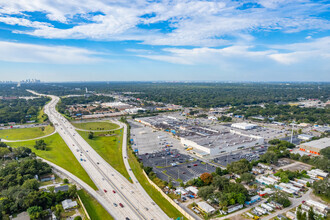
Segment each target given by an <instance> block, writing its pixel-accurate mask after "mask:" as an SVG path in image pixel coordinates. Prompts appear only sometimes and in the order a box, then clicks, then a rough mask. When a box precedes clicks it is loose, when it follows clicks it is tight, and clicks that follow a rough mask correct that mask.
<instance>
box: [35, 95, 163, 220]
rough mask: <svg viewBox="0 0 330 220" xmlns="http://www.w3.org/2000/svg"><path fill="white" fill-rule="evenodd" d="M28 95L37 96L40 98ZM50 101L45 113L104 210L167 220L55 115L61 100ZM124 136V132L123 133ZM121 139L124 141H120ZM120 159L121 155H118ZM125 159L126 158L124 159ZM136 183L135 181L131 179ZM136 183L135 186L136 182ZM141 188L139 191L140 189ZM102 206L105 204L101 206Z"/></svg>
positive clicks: (119, 215) (118, 215) (135, 186)
mask: <svg viewBox="0 0 330 220" xmlns="http://www.w3.org/2000/svg"><path fill="white" fill-rule="evenodd" d="M29 91H30V92H32V93H34V94H36V95H42V94H38V93H35V92H33V91H31V90H29ZM48 97H50V98H52V100H51V101H50V102H49V103H48V104H47V105H46V106H45V110H44V112H45V113H46V114H47V115H48V117H49V120H50V121H51V122H52V123H53V124H54V127H55V129H56V131H57V132H58V133H59V134H60V135H61V137H62V138H63V140H64V141H65V143H66V144H67V145H68V147H69V148H70V150H71V151H72V153H73V154H74V156H75V157H76V158H77V160H79V162H80V163H81V165H82V167H83V168H84V169H85V170H86V172H87V173H88V175H89V176H90V177H91V179H92V180H93V182H94V183H95V185H96V186H97V187H98V188H99V190H100V193H101V195H102V197H103V198H105V200H106V201H107V204H106V206H107V210H111V212H110V214H111V215H112V216H113V217H114V218H115V219H127V218H128V219H132V220H138V219H148V220H151V219H154V220H156V219H157V220H158V219H160V220H161V219H169V217H168V216H167V215H166V214H165V213H164V212H163V211H162V210H161V209H160V208H159V207H158V206H157V205H156V204H155V203H154V202H153V201H152V199H151V198H150V197H149V196H148V195H147V194H146V193H145V191H144V190H142V189H143V188H142V187H141V186H139V184H136V182H135V184H132V183H130V182H129V181H128V180H127V179H126V178H125V177H123V176H122V175H121V174H120V173H119V172H118V171H117V170H115V169H114V168H113V167H112V166H110V165H109V164H108V163H107V162H106V161H105V160H104V159H103V158H102V157H101V156H100V155H99V154H98V153H97V152H96V151H95V150H94V149H93V148H92V147H91V146H90V145H89V144H88V143H87V142H86V141H85V140H84V139H83V138H82V137H81V136H80V135H79V134H78V133H77V132H76V130H75V128H74V126H73V125H72V124H71V123H70V122H69V121H68V120H67V119H66V118H64V117H63V116H62V115H61V114H60V113H58V112H57V111H56V104H57V103H58V102H59V100H60V98H59V97H57V96H53V95H48ZM125 128H126V127H125ZM125 132H126V131H125ZM123 139H124V138H123ZM117 156H119V157H120V156H121V155H117ZM125 156H126V155H125ZM134 180H135V181H137V180H136V179H134ZM137 183H138V182H137ZM141 188H142V189H141ZM102 205H105V204H102Z"/></svg>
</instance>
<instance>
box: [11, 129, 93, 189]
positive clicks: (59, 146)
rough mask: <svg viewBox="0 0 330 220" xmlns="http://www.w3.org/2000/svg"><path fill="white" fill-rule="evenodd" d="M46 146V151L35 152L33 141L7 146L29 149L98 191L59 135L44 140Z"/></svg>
mask: <svg viewBox="0 0 330 220" xmlns="http://www.w3.org/2000/svg"><path fill="white" fill-rule="evenodd" d="M43 140H45V142H46V144H47V150H46V151H43V150H36V149H35V148H34V147H33V146H34V144H35V141H22V142H14V143H10V142H8V143H7V144H8V145H10V146H12V147H19V146H24V147H28V148H31V150H32V151H33V152H35V154H36V155H37V156H39V157H41V158H44V159H46V160H48V161H50V162H52V163H54V164H56V165H58V166H60V167H62V168H64V169H66V170H67V171H69V172H70V173H72V174H74V175H76V176H77V177H78V178H80V179H81V180H83V181H84V182H85V183H87V184H88V185H90V186H91V187H92V188H93V189H95V190H98V189H97V187H96V186H95V184H94V183H93V181H92V180H91V178H90V177H89V176H88V174H87V173H86V171H85V170H84V169H83V168H82V166H81V165H80V163H79V161H78V160H77V159H76V158H75V156H74V155H73V153H72V152H71V150H70V149H69V147H68V146H67V145H66V143H65V142H64V141H63V139H62V138H61V136H60V135H59V134H57V133H56V134H54V135H51V136H49V137H46V138H44V139H43Z"/></svg>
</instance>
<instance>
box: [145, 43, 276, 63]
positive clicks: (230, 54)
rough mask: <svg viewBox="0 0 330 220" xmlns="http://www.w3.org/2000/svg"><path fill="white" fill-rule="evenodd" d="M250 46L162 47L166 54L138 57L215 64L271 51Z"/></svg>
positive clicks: (172, 61)
mask: <svg viewBox="0 0 330 220" xmlns="http://www.w3.org/2000/svg"><path fill="white" fill-rule="evenodd" d="M250 49H253V48H252V47H250V46H229V47H225V48H222V49H214V48H207V47H204V48H194V49H179V48H166V49H164V51H165V52H167V53H168V55H145V54H140V55H139V56H140V57H145V58H149V59H153V60H159V61H165V62H170V63H176V64H188V65H193V64H217V63H222V62H223V61H224V60H231V59H246V60H256V61H258V60H261V59H263V58H264V57H265V56H266V55H269V54H271V53H272V52H273V51H271V50H266V51H253V50H250Z"/></svg>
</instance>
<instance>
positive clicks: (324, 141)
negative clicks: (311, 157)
mask: <svg viewBox="0 0 330 220" xmlns="http://www.w3.org/2000/svg"><path fill="white" fill-rule="evenodd" d="M327 147H330V138H321V139H319V140H315V141H310V142H307V143H303V144H301V145H299V150H301V151H304V152H307V153H311V154H315V155H320V151H321V150H322V149H325V148H327Z"/></svg>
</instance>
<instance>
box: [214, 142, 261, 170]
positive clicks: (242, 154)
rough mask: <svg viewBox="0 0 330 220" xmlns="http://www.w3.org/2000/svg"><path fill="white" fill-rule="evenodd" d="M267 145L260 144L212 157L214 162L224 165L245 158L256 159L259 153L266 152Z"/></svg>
mask: <svg viewBox="0 0 330 220" xmlns="http://www.w3.org/2000/svg"><path fill="white" fill-rule="evenodd" d="M266 151H267V147H266V146H261V147H256V148H255V149H254V150H253V149H251V148H250V149H245V150H242V151H239V152H236V153H229V154H226V155H223V156H220V157H216V158H214V159H213V161H214V163H215V164H217V165H221V166H223V167H226V166H227V164H229V163H232V162H234V161H238V160H241V159H247V160H248V161H252V160H258V159H259V157H260V155H262V154H264V153H266Z"/></svg>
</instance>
